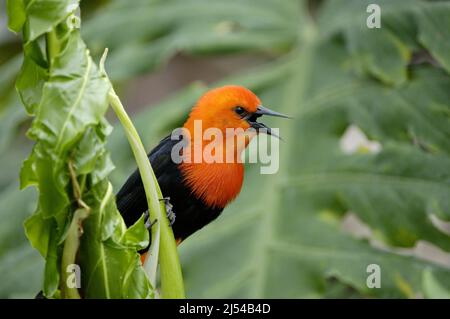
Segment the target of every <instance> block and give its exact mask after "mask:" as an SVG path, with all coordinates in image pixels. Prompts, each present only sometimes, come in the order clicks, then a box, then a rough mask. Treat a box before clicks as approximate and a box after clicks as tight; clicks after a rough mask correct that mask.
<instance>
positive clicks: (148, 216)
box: [144, 209, 158, 230]
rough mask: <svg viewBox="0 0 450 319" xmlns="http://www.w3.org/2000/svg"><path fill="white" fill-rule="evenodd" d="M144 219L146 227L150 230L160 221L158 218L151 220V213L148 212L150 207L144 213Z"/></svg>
mask: <svg viewBox="0 0 450 319" xmlns="http://www.w3.org/2000/svg"><path fill="white" fill-rule="evenodd" d="M144 220H145V227H146V228H147V229H148V230H150V228H152V226H153V225H154V224H155V223H156V222H157V221H158V219H155V220H154V221H152V222H151V221H150V213H149V212H148V209H147V210H146V211H145V213H144Z"/></svg>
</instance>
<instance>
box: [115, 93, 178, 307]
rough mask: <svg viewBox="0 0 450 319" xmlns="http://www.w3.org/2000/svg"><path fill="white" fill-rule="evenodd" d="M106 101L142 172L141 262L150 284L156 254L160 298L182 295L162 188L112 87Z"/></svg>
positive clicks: (154, 273)
mask: <svg viewBox="0 0 450 319" xmlns="http://www.w3.org/2000/svg"><path fill="white" fill-rule="evenodd" d="M109 102H110V104H111V106H112V108H113V110H114V112H115V113H116V115H117V117H118V118H119V121H120V122H121V124H122V126H123V128H124V130H125V134H126V136H127V138H128V142H129V143H130V146H131V149H132V151H133V154H134V157H135V159H136V163H137V166H138V169H139V172H140V174H141V179H142V183H143V185H144V189H145V195H146V197H147V203H148V208H149V216H150V221H151V222H154V224H153V226H152V227H151V233H152V243H151V247H150V250H149V253H148V254H147V258H146V260H145V262H144V268H145V270H146V273H147V275H148V277H149V280H150V283H151V284H152V285H153V287H155V286H156V270H157V269H156V268H157V260H158V256H159V262H160V270H161V296H162V298H170V299H175V298H177V299H178V298H185V293H184V283H183V276H182V272H181V266H180V261H179V257H178V252H177V247H176V243H175V239H174V236H173V232H172V228H171V227H170V226H169V221H168V219H167V217H166V208H165V204H164V201H162V200H160V199H162V198H163V196H162V193H161V189H160V188H159V184H158V181H157V179H156V177H155V174H154V172H153V169H152V167H151V164H150V161H149V159H148V157H147V153H146V152H145V149H144V146H143V144H142V142H141V139H140V138H139V134H138V132H137V131H136V128H135V127H134V125H133V123H132V122H131V120H130V118H129V116H128V114H127V113H126V111H125V109H124V107H123V105H122V103H121V101H120V99H119V97H118V96H117V94H116V93H115V91H114V89H113V88H111V91H110V93H109Z"/></svg>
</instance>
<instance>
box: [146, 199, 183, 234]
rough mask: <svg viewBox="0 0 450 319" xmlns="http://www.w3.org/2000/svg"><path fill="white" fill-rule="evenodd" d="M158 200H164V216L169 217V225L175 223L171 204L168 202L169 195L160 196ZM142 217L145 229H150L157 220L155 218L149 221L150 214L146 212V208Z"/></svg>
mask: <svg viewBox="0 0 450 319" xmlns="http://www.w3.org/2000/svg"><path fill="white" fill-rule="evenodd" d="M160 201H164V205H165V206H166V216H167V218H168V219H169V222H170V226H172V225H173V223H175V218H176V215H175V213H174V212H173V205H172V204H171V203H170V197H164V198H161V199H160ZM144 219H145V227H147V229H150V228H151V227H152V226H153V225H154V224H155V223H156V222H157V221H158V219H155V220H154V221H152V222H151V221H150V214H149V212H148V209H147V210H146V211H145V213H144Z"/></svg>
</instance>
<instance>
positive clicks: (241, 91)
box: [181, 85, 287, 208]
mask: <svg viewBox="0 0 450 319" xmlns="http://www.w3.org/2000/svg"><path fill="white" fill-rule="evenodd" d="M263 115H271V116H279V117H287V116H285V115H283V114H281V113H277V112H274V111H271V110H269V109H267V108H265V107H263V106H262V105H261V101H260V99H259V98H258V97H257V96H256V95H255V94H254V93H253V92H252V91H250V90H249V89H246V88H245V87H242V86H237V85H227V86H223V87H220V88H216V89H213V90H210V91H208V92H206V93H205V94H204V95H203V96H202V97H201V98H200V99H199V100H198V102H197V104H196V105H195V106H194V107H193V109H192V111H191V113H190V115H189V118H188V120H187V121H186V123H185V124H184V128H185V129H186V130H187V131H188V132H189V134H190V138H189V139H190V147H188V148H187V149H188V151H187V152H186V154H184V155H186V156H187V157H190V158H191V159H192V157H193V156H192V154H193V153H195V152H197V153H198V152H200V153H202V152H203V151H204V150H205V148H206V147H208V145H210V144H211V143H212V142H213V141H214V143H216V144H218V145H216V147H217V148H216V149H213V150H212V151H211V154H213V155H217V150H219V151H220V153H221V155H220V156H218V158H219V159H221V158H222V159H223V160H224V161H223V162H220V163H218V162H214V163H212V162H204V161H202V162H200V163H198V162H197V163H192V162H191V163H182V164H181V170H182V171H183V173H184V175H185V181H186V182H187V184H188V185H189V186H190V187H191V189H192V190H193V193H194V194H195V195H196V197H198V198H201V199H203V201H204V202H205V203H206V204H207V205H209V206H212V207H222V208H223V207H225V205H226V204H228V203H229V202H230V201H231V200H233V199H234V198H235V197H236V196H237V195H238V194H239V191H240V189H241V186H242V181H243V165H242V163H241V162H240V155H241V152H242V151H243V150H244V148H245V147H246V146H247V145H248V143H249V142H250V140H251V138H252V137H253V136H255V135H256V134H257V133H258V132H260V131H261V130H264V133H266V134H269V135H274V134H272V132H271V130H270V128H269V127H267V126H266V125H264V124H263V123H261V122H258V121H257V119H258V118H259V117H261V116H263ZM199 123H201V129H200V130H199V129H198V125H199ZM196 125H197V126H196ZM250 128H253V130H249V129H250ZM208 129H215V130H219V131H220V132H221V133H222V134H221V136H222V138H220V139H219V140H217V137H216V136H215V138H214V139H211V140H210V141H203V138H204V136H205V134H204V133H205V132H206V131H207V130H208ZM230 129H231V130H230ZM199 135H200V136H199ZM199 138H200V139H202V143H201V144H196V143H195V142H193V141H195V140H197V141H198V139H199ZM230 139H233V143H228V142H229V141H230ZM238 140H240V141H238ZM230 144H231V146H229V145H230ZM188 153H189V154H188ZM204 153H205V152H203V155H204ZM228 155H231V159H233V161H232V162H226V161H227V159H228V158H229V157H228Z"/></svg>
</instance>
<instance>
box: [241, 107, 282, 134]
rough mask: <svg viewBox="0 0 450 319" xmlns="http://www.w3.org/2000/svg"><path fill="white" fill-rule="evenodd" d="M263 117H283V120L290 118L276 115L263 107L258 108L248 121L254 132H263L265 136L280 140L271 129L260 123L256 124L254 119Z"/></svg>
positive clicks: (280, 114)
mask: <svg viewBox="0 0 450 319" xmlns="http://www.w3.org/2000/svg"><path fill="white" fill-rule="evenodd" d="M263 115H267V116H275V117H283V118H287V119H291V117H290V116H287V115H284V114H282V113H278V112H275V111H272V110H270V109H268V108H266V107H264V106H258V109H257V110H256V112H255V113H253V116H252V117H253V118H250V119H249V120H248V122H249V123H250V126H251V127H252V128H254V129H255V130H256V132H258V133H259V132H263V133H265V134H267V135H272V136H274V137H276V138H278V139H280V140H281V139H282V138H281V137H280V136H278V135H277V134H275V133H274V132H273V131H272V129H271V128H270V127H268V126H267V125H266V124H264V123H261V122H257V121H256V119H257V118H258V117H261V116H263Z"/></svg>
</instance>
